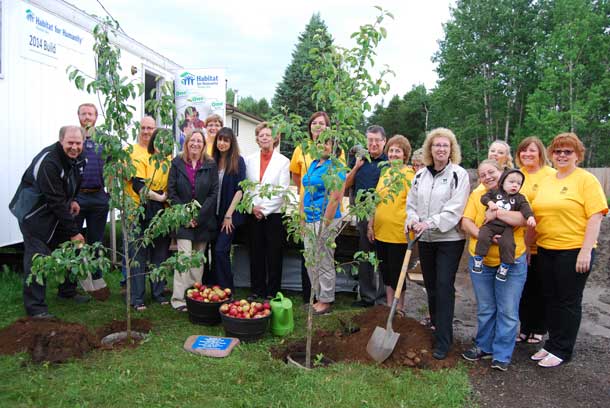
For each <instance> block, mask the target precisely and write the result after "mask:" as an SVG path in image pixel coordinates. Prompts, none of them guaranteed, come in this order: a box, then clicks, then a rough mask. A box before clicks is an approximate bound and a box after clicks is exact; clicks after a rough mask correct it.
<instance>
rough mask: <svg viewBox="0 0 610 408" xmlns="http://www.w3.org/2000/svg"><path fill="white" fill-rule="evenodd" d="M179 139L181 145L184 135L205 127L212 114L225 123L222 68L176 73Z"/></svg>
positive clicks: (187, 70)
mask: <svg viewBox="0 0 610 408" xmlns="http://www.w3.org/2000/svg"><path fill="white" fill-rule="evenodd" d="M175 74H176V80H175V81H176V84H175V85H176V86H175V89H176V95H175V96H176V109H177V111H178V123H177V128H178V129H177V132H178V134H177V135H176V138H177V140H178V141H179V142H180V146H182V144H183V142H184V137H185V135H187V134H189V133H190V132H191V131H192V130H193V129H198V128H201V129H203V128H204V125H203V122H204V121H205V119H206V118H207V117H208V116H210V115H211V114H214V113H215V114H217V115H219V116H220V117H221V118H222V120H223V123H224V122H225V119H226V118H225V112H226V108H225V100H226V89H225V71H224V69H219V68H197V69H185V70H180V71H176V73H175Z"/></svg>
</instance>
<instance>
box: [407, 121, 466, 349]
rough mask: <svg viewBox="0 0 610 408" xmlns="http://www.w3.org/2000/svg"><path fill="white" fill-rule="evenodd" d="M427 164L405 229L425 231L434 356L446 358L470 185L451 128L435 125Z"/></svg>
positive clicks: (422, 254) (412, 193) (410, 199)
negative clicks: (461, 224) (461, 222)
mask: <svg viewBox="0 0 610 408" xmlns="http://www.w3.org/2000/svg"><path fill="white" fill-rule="evenodd" d="M423 150H424V156H423V158H424V164H425V165H426V167H425V168H423V169H421V170H420V171H418V172H417V174H416V175H415V178H414V179H413V185H412V186H411V190H409V194H408V196H407V221H406V223H405V229H406V233H409V232H411V231H413V232H414V233H415V234H421V238H420V240H419V243H418V247H419V259H420V262H421V268H422V273H423V277H424V285H425V287H426V293H427V295H428V310H429V312H430V317H431V324H432V325H433V326H435V328H436V330H435V331H434V339H435V345H434V351H433V353H432V356H433V357H434V358H436V359H438V360H442V359H445V358H446V357H447V353H448V352H449V348H450V347H451V344H452V343H453V311H454V307H455V274H456V272H457V269H458V265H459V263H460V258H461V257H462V252H463V251H464V242H465V239H464V233H463V232H462V230H461V229H460V228H459V226H458V223H459V222H460V219H461V218H462V213H463V211H464V207H465V206H466V200H467V199H468V193H469V192H470V183H469V180H468V173H467V172H466V170H464V169H463V168H462V167H460V165H459V163H460V161H461V159H462V156H461V152H460V146H459V145H458V143H457V140H456V137H455V135H454V134H453V132H452V131H451V130H449V129H445V128H437V129H434V130H432V131H430V132H429V133H428V135H427V136H426V140H425V142H424V146H423Z"/></svg>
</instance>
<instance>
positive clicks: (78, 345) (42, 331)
mask: <svg viewBox="0 0 610 408" xmlns="http://www.w3.org/2000/svg"><path fill="white" fill-rule="evenodd" d="M99 345H100V343H99V340H98V339H97V338H96V337H95V336H94V335H93V334H91V333H90V332H89V330H88V329H87V328H86V327H85V326H83V325H81V324H78V323H68V322H62V321H61V320H58V319H50V320H37V319H31V318H21V319H19V320H17V321H16V322H15V323H13V324H11V325H10V326H8V327H5V328H4V329H2V330H0V354H14V353H19V352H23V351H27V352H29V353H30V355H31V356H32V360H33V361H34V362H43V361H49V362H52V363H61V362H64V361H67V360H69V359H71V358H82V357H83V356H84V355H85V354H86V353H87V352H89V351H91V350H93V349H94V348H97V347H99Z"/></svg>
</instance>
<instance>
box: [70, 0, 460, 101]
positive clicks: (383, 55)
mask: <svg viewBox="0 0 610 408" xmlns="http://www.w3.org/2000/svg"><path fill="white" fill-rule="evenodd" d="M67 1H68V2H72V3H73V4H75V5H76V6H77V7H79V8H81V9H83V10H84V11H86V12H88V13H91V14H96V15H99V16H103V15H104V14H105V13H104V11H103V10H102V8H101V6H100V5H99V4H98V1H97V0H78V1H75V0H67ZM100 1H101V3H102V4H103V5H104V7H105V8H106V9H107V10H108V12H109V13H110V14H111V15H112V16H113V17H114V18H116V19H117V20H118V21H119V23H120V24H121V26H122V27H123V30H124V31H125V32H126V33H127V34H128V35H129V36H131V37H132V38H134V39H136V40H138V41H139V42H141V43H143V44H144V45H146V46H148V47H150V48H152V49H154V50H155V51H157V52H159V53H160V54H162V55H164V56H166V57H168V58H169V59H171V60H173V61H174V62H176V63H178V64H180V65H182V66H183V67H185V68H207V67H222V68H225V69H226V72H227V78H228V85H229V87H231V88H234V89H238V90H239V95H240V96H248V95H251V96H253V97H255V98H262V97H266V98H268V100H270V99H271V98H272V96H273V94H274V92H275V88H276V86H277V84H278V83H279V82H280V81H281V79H282V75H283V73H284V70H285V69H286V67H287V65H288V64H289V63H290V61H291V60H292V52H293V51H294V47H295V44H296V42H297V40H298V36H299V34H300V33H301V32H303V31H304V29H305V25H306V24H307V22H308V21H309V19H310V18H311V16H312V14H313V13H316V12H319V13H320V15H321V17H322V19H323V20H324V21H325V22H326V25H327V26H328V30H329V32H330V33H331V34H332V36H333V37H334V38H335V41H336V43H338V44H340V45H342V46H351V45H352V44H353V43H352V42H350V39H349V35H350V34H351V33H352V32H354V31H356V30H357V29H358V27H359V26H360V25H362V24H366V23H372V22H373V20H374V18H375V17H376V16H377V10H376V9H374V8H373V6H374V5H380V6H382V7H383V8H385V9H387V10H389V11H391V12H392V13H393V14H394V17H395V19H394V20H391V19H388V20H386V22H384V26H385V27H386V28H387V31H388V38H387V40H386V41H384V42H383V43H382V44H381V46H380V48H379V52H378V59H377V63H378V64H379V65H382V64H388V65H389V66H390V69H392V70H394V71H395V73H396V77H395V78H393V79H391V81H390V83H391V90H390V93H389V95H387V96H386V101H387V100H389V98H391V96H392V95H394V94H398V95H401V96H402V95H404V93H405V92H407V91H408V90H409V89H411V87H412V86H413V85H418V84H424V85H426V87H427V88H428V89H430V88H432V87H433V86H434V84H435V83H436V79H437V76H436V73H435V72H434V68H435V65H434V64H433V63H432V61H431V57H432V55H433V54H434V52H435V51H436V50H437V49H438V43H437V41H438V40H439V39H441V38H442V36H443V29H442V23H444V22H446V21H447V20H448V19H449V16H450V6H452V5H453V4H454V3H455V1H454V0H427V1H420V0H396V1H390V0H376V1H375V0H373V1H370V0H308V1H294V0H293V1H291V0H284V1H276V0H273V1H271V0H270V1H254V0H250V1H243V0H231V1H202V0H175V1H173V2H170V1H167V0H146V1H145V0H130V1H124V0H100ZM168 7H171V8H168Z"/></svg>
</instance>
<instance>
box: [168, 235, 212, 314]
mask: <svg viewBox="0 0 610 408" xmlns="http://www.w3.org/2000/svg"><path fill="white" fill-rule="evenodd" d="M176 242H177V246H178V252H181V253H184V254H186V255H189V256H190V255H191V254H192V253H193V251H200V252H203V251H205V246H206V244H207V242H193V241H191V240H188V239H178V240H176ZM202 276H203V264H201V266H199V267H197V268H191V269H190V270H188V271H186V272H182V273H181V272H179V271H174V292H173V293H172V307H173V308H174V309H176V308H178V307H181V306H185V305H186V302H185V301H184V291H185V290H187V289H188V288H190V287H191V286H193V283H195V282H201V278H202Z"/></svg>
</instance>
